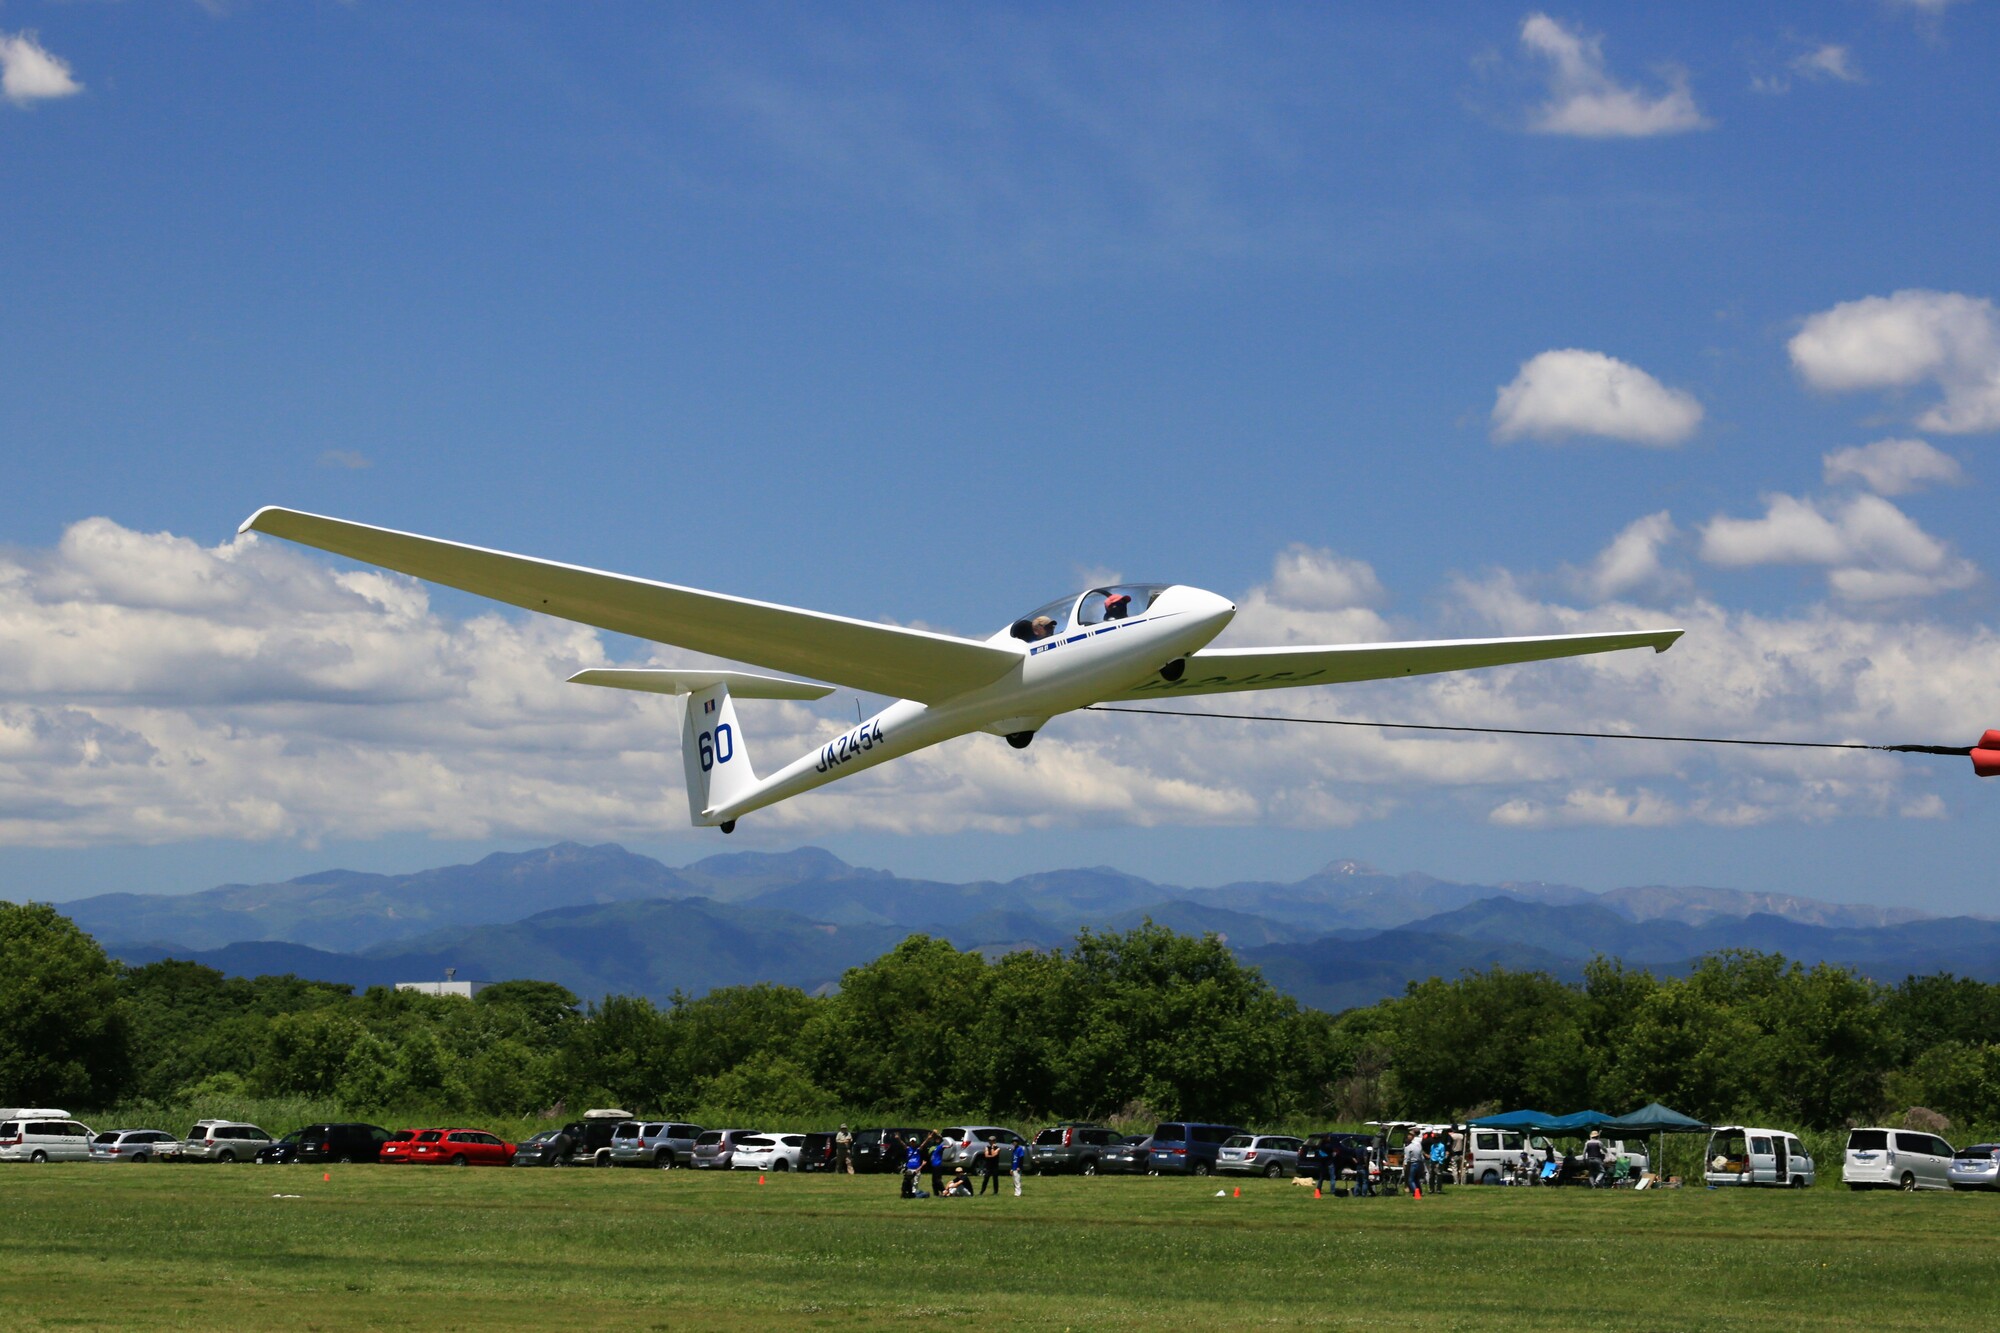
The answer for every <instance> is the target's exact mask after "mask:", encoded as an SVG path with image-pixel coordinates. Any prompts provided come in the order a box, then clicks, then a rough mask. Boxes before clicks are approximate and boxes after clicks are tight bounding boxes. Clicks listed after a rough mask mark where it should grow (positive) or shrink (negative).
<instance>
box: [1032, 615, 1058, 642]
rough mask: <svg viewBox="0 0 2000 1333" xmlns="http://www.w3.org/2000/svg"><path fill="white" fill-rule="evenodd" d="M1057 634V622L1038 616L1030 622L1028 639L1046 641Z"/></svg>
mask: <svg viewBox="0 0 2000 1333" xmlns="http://www.w3.org/2000/svg"><path fill="white" fill-rule="evenodd" d="M1055 632H1056V622H1055V621H1054V620H1053V619H1052V618H1050V617H1048V616H1036V617H1035V618H1034V619H1033V620H1030V621H1029V622H1028V638H1029V639H1030V640H1031V641H1032V640H1035V639H1046V638H1048V637H1049V635H1051V634H1054V633H1055Z"/></svg>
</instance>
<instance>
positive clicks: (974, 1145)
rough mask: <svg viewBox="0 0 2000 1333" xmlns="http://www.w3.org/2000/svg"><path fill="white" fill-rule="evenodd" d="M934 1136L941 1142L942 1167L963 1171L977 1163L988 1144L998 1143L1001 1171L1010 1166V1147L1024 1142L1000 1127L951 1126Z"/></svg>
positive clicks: (1012, 1157)
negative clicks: (995, 1141) (959, 1168)
mask: <svg viewBox="0 0 2000 1333" xmlns="http://www.w3.org/2000/svg"><path fill="white" fill-rule="evenodd" d="M938 1133H939V1134H940V1135H942V1136H943V1138H944V1164H945V1165H946V1166H963V1167H964V1168H965V1169H966V1170H967V1171H970V1170H972V1168H973V1165H974V1163H976V1162H977V1161H978V1160H979V1154H981V1153H983V1152H985V1151H986V1144H987V1142H988V1141H989V1140H992V1139H998V1140H999V1141H1000V1153H1001V1169H1002V1170H1003V1171H1005V1170H1007V1169H1009V1168H1010V1167H1011V1166H1012V1165H1013V1160H1014V1145H1015V1144H1017V1143H1026V1142H1027V1140H1026V1139H1024V1138H1022V1137H1021V1136H1020V1135H1019V1134H1016V1133H1015V1132H1014V1131H1013V1130H1011V1129H1008V1128H1006V1127H1005V1126H1003V1125H953V1126H951V1127H950V1128H948V1129H941V1130H939V1131H938Z"/></svg>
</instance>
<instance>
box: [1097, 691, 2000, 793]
mask: <svg viewBox="0 0 2000 1333" xmlns="http://www.w3.org/2000/svg"><path fill="white" fill-rule="evenodd" d="M1083 711H1085V712H1090V713H1145V714H1147V715H1149V716H1152V717H1206V718H1218V719H1221V720H1223V721H1228V722H1295V723H1300V724H1303V725H1306V726H1314V727H1375V728H1379V729H1381V730H1384V731H1458V732H1477V733H1479V734H1481V735H1486V736H1568V737H1573V738H1575V739H1578V740H1590V741H1670V742H1673V743H1676V744H1680V745H1763V746H1774V747H1779V748H1783V749H1791V750H1878V751H1886V752H1888V753H1890V754H1941V755H1958V756H1969V757H1970V758H1971V760H1972V771H1973V772H1974V773H1977V774H1978V775H1979V776H1980V777H1982V778H1990V777H2000V729H1996V730H1991V731H1988V732H1987V733H1986V734H1985V735H1984V736H1981V737H1980V738H1979V742H1978V744H1976V745H1916V744H1909V745H1869V744H1866V743H1864V742H1861V741H1773V740H1749V739H1744V738H1742V737H1737V736H1654V735H1647V734H1643V733H1640V732H1633V731H1547V730H1542V729H1540V728H1536V727H1464V726H1459V727H1453V726H1445V725H1442V724H1440V723H1435V722H1358V721H1353V720H1350V719H1348V718H1335V717H1278V716H1275V715H1273V714H1270V713H1197V712H1190V711H1188V710H1186V709H1176V708H1128V707H1124V706H1122V705H1118V704H1089V705H1087V706H1086V707H1085V708H1084V710H1083Z"/></svg>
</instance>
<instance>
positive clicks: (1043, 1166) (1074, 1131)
mask: <svg viewBox="0 0 2000 1333" xmlns="http://www.w3.org/2000/svg"><path fill="white" fill-rule="evenodd" d="M1124 1144H1125V1136H1124V1135H1123V1134H1120V1133H1119V1132H1118V1131H1117V1130H1115V1129H1109V1128H1107V1127H1105V1126H1103V1125H1091V1124H1082V1123H1077V1122H1071V1123H1069V1124H1063V1125H1052V1126H1050V1127H1049V1128H1048V1129H1045V1130H1043V1131H1042V1132H1041V1133H1039V1134H1037V1135H1035V1141H1034V1142H1033V1143H1031V1144H1029V1145H1028V1161H1027V1167H1028V1170H1030V1171H1033V1172H1035V1173H1036V1174H1038V1175H1045V1176H1053V1175H1060V1174H1063V1173H1065V1172H1072V1171H1073V1172H1075V1173H1076V1174H1077V1175H1080V1176H1094V1175H1096V1174H1097V1173H1098V1172H1099V1171H1100V1170H1101V1169H1102V1167H1103V1162H1104V1155H1105V1153H1107V1152H1109V1151H1110V1150H1111V1149H1113V1148H1117V1147H1121V1146H1123V1145H1124Z"/></svg>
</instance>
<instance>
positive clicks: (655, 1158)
mask: <svg viewBox="0 0 2000 1333" xmlns="http://www.w3.org/2000/svg"><path fill="white" fill-rule="evenodd" d="M700 1136H701V1126H700V1125H684V1124H678V1123H676V1122H674V1121H671V1120H627V1121H626V1122H625V1123H624V1124H622V1125H619V1126H618V1127H617V1128H616V1129H614V1130H612V1131H611V1165H613V1166H654V1167H659V1168H660V1169H661V1170H669V1169H671V1168H673V1167H676V1166H687V1165H689V1164H690V1162H691V1161H692V1160H693V1158H694V1141H695V1140H696V1139H697V1138H699V1137H700Z"/></svg>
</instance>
